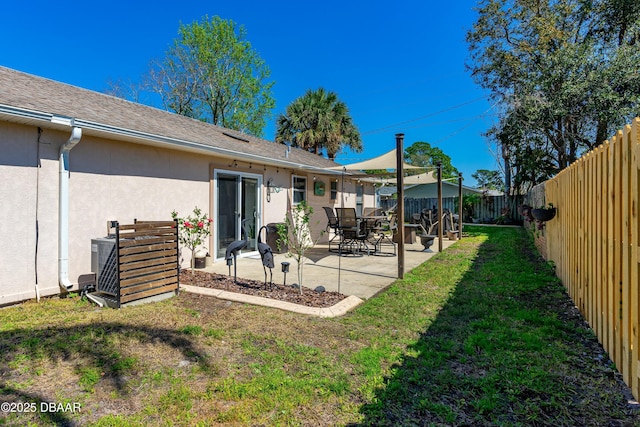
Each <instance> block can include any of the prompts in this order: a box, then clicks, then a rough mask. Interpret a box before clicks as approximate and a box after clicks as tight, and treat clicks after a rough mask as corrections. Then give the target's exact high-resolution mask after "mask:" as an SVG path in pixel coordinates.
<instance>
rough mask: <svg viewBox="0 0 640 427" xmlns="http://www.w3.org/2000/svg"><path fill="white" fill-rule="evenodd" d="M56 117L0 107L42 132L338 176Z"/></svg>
mask: <svg viewBox="0 0 640 427" xmlns="http://www.w3.org/2000/svg"><path fill="white" fill-rule="evenodd" d="M59 117H62V116H57V115H54V114H51V113H45V112H41V111H35V110H29V109H25V108H17V107H13V106H10V105H4V104H0V119H6V120H7V121H10V122H14V123H19V124H25V125H33V126H41V127H44V128H50V129H56V130H64V129H68V128H69V126H71V125H73V126H77V127H81V128H82V129H83V131H84V132H85V135H93V136H98V137H103V138H110V139H116V140H120V141H127V142H132V143H137V144H144V145H152V146H157V147H164V148H172V149H176V150H180V151H188V152H192V153H198V154H205V155H216V156H218V157H222V158H225V159H233V160H238V161H245V162H255V163H260V164H264V165H266V166H275V167H281V168H290V169H295V170H303V171H309V172H315V173H322V174H325V175H340V173H341V172H339V171H333V170H328V169H326V168H322V167H317V166H312V165H306V164H303V163H297V162H291V161H288V160H280V159H272V158H268V157H264V156H259V155H256V154H247V153H242V152H240V151H235V150H229V149H225V148H219V147H214V146H211V145H207V144H202V143H199V142H194V141H188V140H182V139H178V138H172V137H166V136H162V135H156V134H150V133H147V132H140V131H136V130H132V129H125V128H122V127H118V126H111V125H107V124H104V123H97V122H92V121H88V120H82V119H77V118H64V119H69V120H59V119H58V118H59Z"/></svg>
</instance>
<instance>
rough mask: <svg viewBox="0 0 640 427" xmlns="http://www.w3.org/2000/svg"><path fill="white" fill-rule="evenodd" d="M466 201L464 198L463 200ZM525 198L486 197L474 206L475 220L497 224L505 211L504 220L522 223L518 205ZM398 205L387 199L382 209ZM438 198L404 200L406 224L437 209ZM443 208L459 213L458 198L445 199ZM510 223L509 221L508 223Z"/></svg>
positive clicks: (381, 203) (443, 199)
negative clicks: (426, 211)
mask: <svg viewBox="0 0 640 427" xmlns="http://www.w3.org/2000/svg"><path fill="white" fill-rule="evenodd" d="M463 200H464V198H463ZM522 200H523V196H512V197H511V202H509V201H508V200H507V197H505V196H485V197H480V199H479V200H478V201H477V202H475V203H474V204H473V218H474V219H477V220H478V221H479V222H484V223H490V222H495V221H496V220H497V219H499V218H500V217H503V215H502V213H503V210H504V211H506V212H507V214H506V215H504V218H503V219H506V218H508V219H509V220H511V222H515V223H520V224H521V223H522V221H523V217H522V215H520V214H519V213H518V209H517V207H518V205H520V204H522ZM396 203H397V201H396V200H394V199H387V200H381V201H380V207H381V208H383V209H389V208H391V207H393V206H394V205H395V204H396ZM437 206H438V199H437V198H422V199H413V198H406V197H405V199H404V217H405V222H410V220H411V216H412V215H413V214H417V213H420V212H422V210H423V209H432V208H434V207H436V208H437ZM442 206H443V208H444V209H449V210H450V211H451V212H454V213H457V212H458V198H457V197H443V198H442ZM507 222H508V221H507Z"/></svg>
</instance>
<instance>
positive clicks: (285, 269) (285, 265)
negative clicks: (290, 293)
mask: <svg viewBox="0 0 640 427" xmlns="http://www.w3.org/2000/svg"><path fill="white" fill-rule="evenodd" d="M281 264H282V272H283V273H284V285H285V286H287V273H288V272H289V264H290V263H288V262H286V261H283V262H281Z"/></svg>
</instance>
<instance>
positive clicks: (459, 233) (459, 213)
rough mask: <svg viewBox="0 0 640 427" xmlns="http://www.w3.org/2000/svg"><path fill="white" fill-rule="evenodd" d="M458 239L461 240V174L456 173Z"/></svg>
mask: <svg viewBox="0 0 640 427" xmlns="http://www.w3.org/2000/svg"><path fill="white" fill-rule="evenodd" d="M458 239H462V172H458Z"/></svg>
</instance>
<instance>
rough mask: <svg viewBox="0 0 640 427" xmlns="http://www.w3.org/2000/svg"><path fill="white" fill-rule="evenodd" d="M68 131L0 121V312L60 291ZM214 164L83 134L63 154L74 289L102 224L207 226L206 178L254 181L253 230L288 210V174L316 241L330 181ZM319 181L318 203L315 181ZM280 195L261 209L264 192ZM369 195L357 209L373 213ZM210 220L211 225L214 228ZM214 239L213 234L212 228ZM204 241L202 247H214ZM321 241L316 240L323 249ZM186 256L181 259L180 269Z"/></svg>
mask: <svg viewBox="0 0 640 427" xmlns="http://www.w3.org/2000/svg"><path fill="white" fill-rule="evenodd" d="M69 135H70V130H69V132H62V131H55V130H50V129H44V130H42V131H39V130H38V128H36V127H33V126H25V125H17V124H10V123H5V122H0V182H2V185H0V201H1V206H2V209H1V214H2V221H1V222H0V224H1V225H0V235H1V236H3V237H2V240H3V243H4V244H2V245H0V305H4V304H10V303H15V302H18V301H23V300H26V299H31V298H35V297H36V291H35V289H36V282H37V284H38V289H39V293H40V295H41V296H47V295H53V294H57V293H59V292H60V288H59V286H58V187H59V176H58V175H59V173H58V166H59V163H58V152H59V149H60V147H61V145H62V144H64V143H65V142H66V141H67V140H68V138H69ZM232 163H233V162H232V161H229V160H228V159H221V158H217V157H213V156H206V155H198V154H193V153H187V152H182V151H177V150H171V149H165V148H158V147H153V146H146V145H140V144H132V143H125V142H119V141H114V140H107V139H103V138H98V137H94V136H91V135H87V134H85V135H83V137H82V139H81V140H80V142H79V143H78V145H76V146H75V147H74V148H73V149H72V150H71V152H70V153H69V169H70V175H69V176H70V178H69V278H70V280H71V282H72V283H73V285H74V288H73V289H78V288H81V287H83V286H84V284H85V283H89V282H92V281H93V274H92V272H91V239H92V238H97V237H104V236H105V235H107V232H108V228H107V222H108V221H110V220H117V221H119V222H120V223H122V224H128V223H132V222H133V220H134V219H139V220H167V219H170V218H171V212H172V211H173V210H175V211H177V212H178V214H179V215H180V216H188V215H190V214H191V213H192V211H193V208H194V207H195V206H198V207H199V208H201V209H202V210H203V211H205V212H207V213H208V214H209V215H210V216H212V217H213V213H214V212H215V206H214V203H215V197H214V194H215V193H214V191H215V189H214V182H213V177H214V171H215V170H227V171H228V170H233V171H236V172H245V173H253V174H258V175H262V188H261V189H260V199H261V223H262V225H266V224H268V223H271V222H282V221H283V220H284V217H285V212H286V210H287V209H288V208H289V207H290V206H291V200H292V190H291V184H292V175H293V174H295V175H298V176H306V177H307V200H308V202H309V204H310V206H312V207H313V208H314V214H313V216H312V219H311V228H312V235H313V236H314V239H315V238H317V237H318V236H321V232H322V231H323V230H324V229H325V227H326V222H327V221H326V216H325V214H324V210H323V209H322V206H338V205H340V204H341V201H342V199H343V198H342V197H341V196H340V194H338V198H337V201H335V202H332V201H331V200H330V180H331V179H335V177H333V178H332V177H331V176H330V175H326V176H322V175H320V174H313V173H304V172H300V171H291V170H285V169H282V168H274V167H270V166H263V165H256V164H253V165H251V164H244V163H240V164H237V165H232ZM314 175H315V176H316V179H320V180H322V181H324V182H325V194H324V195H316V194H314V190H313V182H314V181H313V177H314ZM269 178H273V182H274V186H275V187H279V188H281V189H282V190H281V191H280V192H278V193H275V192H274V193H272V194H271V197H270V201H267V191H266V183H267V181H268V180H269ZM355 185H356V182H351V181H349V180H346V182H345V191H346V192H347V193H350V192H352V193H353V194H346V195H345V197H344V204H345V206H351V207H355V204H356V201H355ZM373 203H374V192H373V187H372V186H370V185H367V186H366V187H365V191H364V196H363V204H364V206H373V205H374V204H373ZM215 220H216V219H215V218H214V222H215ZM212 231H214V232H215V227H213V228H212ZM214 238H215V235H214V234H212V236H211V238H210V240H209V244H208V248H213V242H214ZM326 239H327V237H326V236H324V235H322V236H321V239H320V241H326ZM189 261H190V254H189V253H187V251H186V250H183V265H188V263H189Z"/></svg>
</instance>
